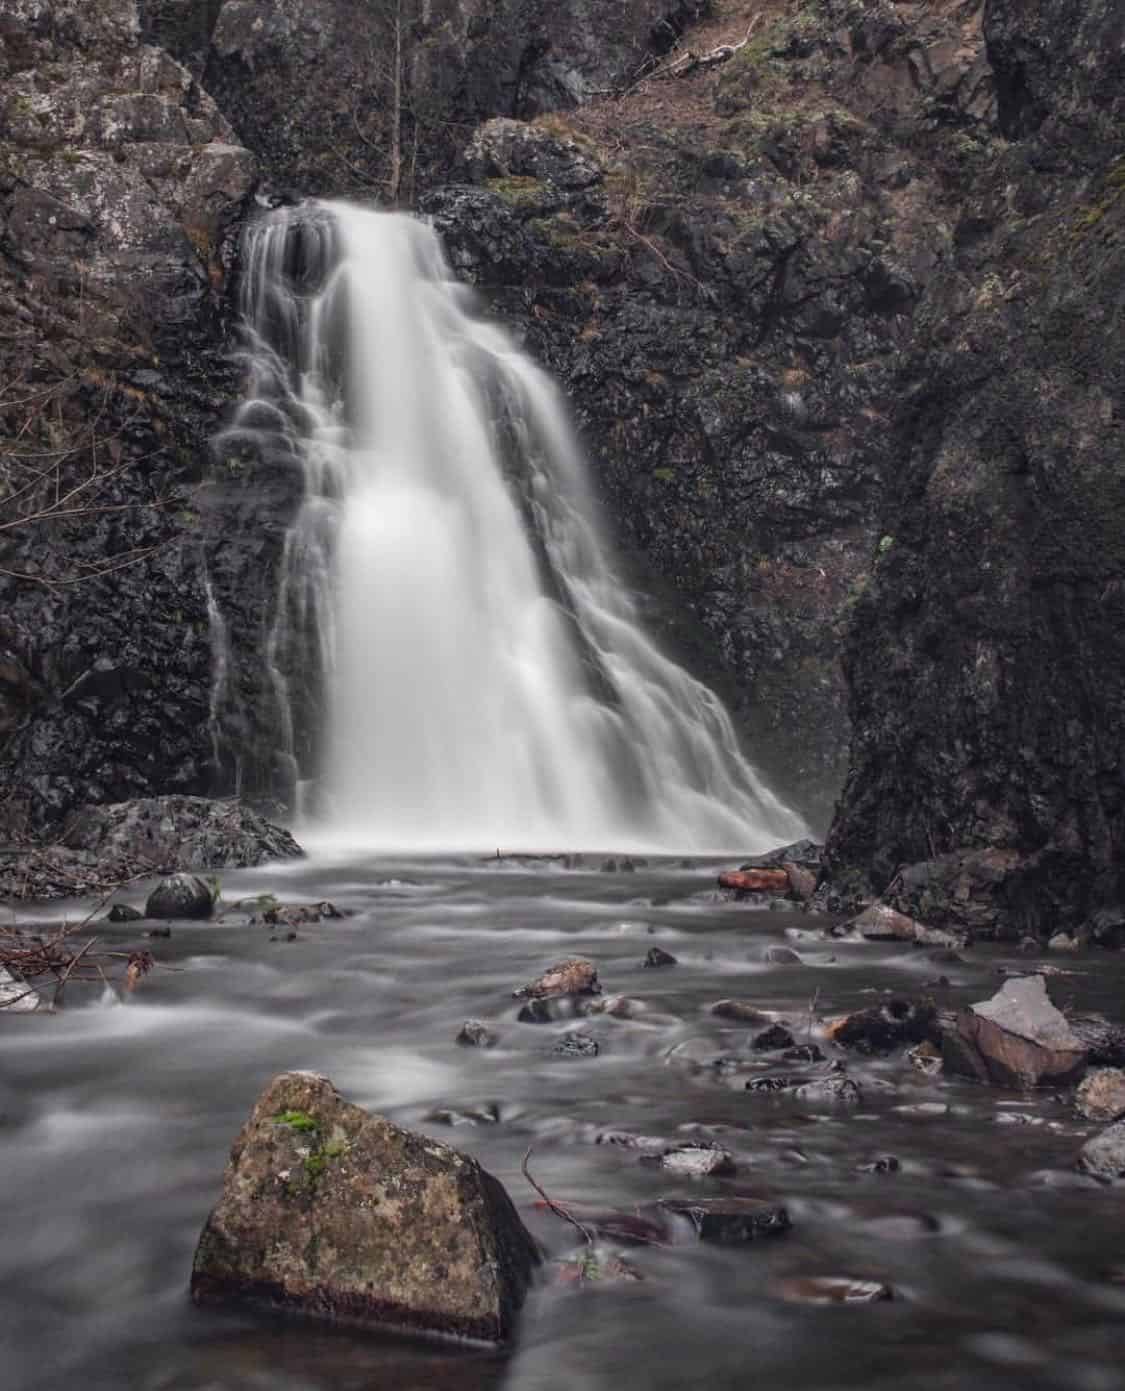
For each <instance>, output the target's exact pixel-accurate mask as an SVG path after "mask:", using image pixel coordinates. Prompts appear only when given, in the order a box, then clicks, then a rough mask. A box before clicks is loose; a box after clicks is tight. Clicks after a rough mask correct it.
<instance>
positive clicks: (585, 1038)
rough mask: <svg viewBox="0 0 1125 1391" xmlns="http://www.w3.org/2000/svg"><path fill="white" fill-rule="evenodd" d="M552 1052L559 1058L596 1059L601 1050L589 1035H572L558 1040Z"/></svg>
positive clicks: (594, 1039) (564, 1035) (563, 1036)
mask: <svg viewBox="0 0 1125 1391" xmlns="http://www.w3.org/2000/svg"><path fill="white" fill-rule="evenodd" d="M551 1052H552V1053H553V1054H554V1055H555V1056H556V1057H559V1058H596V1057H597V1056H598V1054H599V1053H600V1052H601V1049H600V1048H599V1046H598V1041H597V1039H596V1038H591V1036H590V1035H589V1034H583V1033H570V1034H563V1035H562V1037H561V1038H558V1039H556V1040H555V1044H554V1047H553V1048H552V1049H551Z"/></svg>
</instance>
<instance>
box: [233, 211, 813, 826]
mask: <svg viewBox="0 0 1125 1391" xmlns="http://www.w3.org/2000/svg"><path fill="white" fill-rule="evenodd" d="M243 275H244V286H245V288H244V292H243V310H244V315H245V318H246V321H247V331H248V334H249V340H250V353H249V361H250V382H249V386H248V390H247V394H246V397H245V399H244V400H243V402H242V404H241V406H240V407H239V410H238V412H237V415H236V418H235V420H234V422H233V424H232V427H231V429H232V431H233V432H234V433H236V434H237V433H239V432H245V433H247V434H254V433H256V432H257V433H259V434H260V433H261V432H262V431H271V432H272V433H273V435H274V436H275V438H276V439H278V440H280V441H281V442H282V443H283V446H284V448H285V449H286V450H287V451H288V452H289V453H291V454H292V456H293V457H294V458H295V459H296V460H298V461H299V463H300V466H301V467H302V468H303V470H304V478H305V501H304V504H303V506H302V508H301V510H300V513H299V515H298V516H297V518H296V519H295V521H294V523H293V525H292V527H291V529H290V531H289V534H288V537H287V539H286V544H285V554H284V559H283V566H282V577H281V583H280V592H279V596H278V604H277V610H276V614H275V617H274V620H273V623H272V627H271V630H270V633H269V638H268V642H267V651H266V654H265V656H266V661H267V664H268V667H269V671H270V673H271V676H272V679H273V682H274V686H275V689H276V693H277V699H278V704H279V707H280V710H281V716H280V725H281V728H280V731H279V740H280V742H281V743H282V745H283V748H282V750H281V753H282V757H283V759H285V760H288V761H289V762H290V763H291V764H292V765H293V768H294V774H295V776H296V771H297V764H298V762H299V760H298V759H297V757H296V753H295V747H296V746H295V743H294V716H293V699H292V693H293V685H294V682H300V683H301V684H302V686H303V687H304V688H306V689H309V688H310V683H311V688H312V689H315V690H316V691H317V692H318V693H319V701H320V704H321V707H322V708H321V717H320V720H319V723H320V730H319V734H318V737H317V740H316V751H315V763H316V767H315V768H313V769H307V768H306V769H302V770H300V771H301V773H302V774H303V775H305V776H308V775H309V774H310V773H311V774H312V776H313V777H314V779H315V786H316V793H315V799H314V805H315V812H314V816H315V819H316V820H317V821H318V822H320V823H321V824H322V825H323V826H324V827H325V828H326V829H328V830H330V831H331V832H332V833H333V834H334V835H337V836H339V837H340V838H341V839H342V840H346V841H348V842H358V843H363V844H366V845H369V846H372V847H377V848H380V849H412V850H426V849H438V848H440V849H462V848H463V849H487V850H491V849H493V848H497V847H500V848H503V849H504V850H513V849H539V850H559V849H598V848H605V849H616V850H623V849H642V848H644V849H652V850H661V849H664V850H697V851H699V850H715V851H722V850H734V851H750V850H754V849H760V848H762V847H764V846H765V845H767V844H774V843H777V842H778V841H779V840H783V839H786V838H792V836H794V835H796V834H800V833H801V832H802V831H803V829H804V827H803V825H802V823H801V822H800V819H799V818H798V817H797V816H795V815H794V814H793V813H792V812H790V811H789V810H787V809H786V808H785V807H784V806H783V805H782V804H781V803H780V802H779V801H778V799H777V798H776V797H775V796H774V795H773V794H772V793H771V792H770V791H769V790H768V789H767V788H766V787H765V786H764V785H763V783H762V781H761V780H760V778H759V777H758V776H757V774H756V773H755V771H754V769H753V768H752V767H751V765H750V764H749V763H748V762H747V760H746V758H745V757H744V756H743V754H742V752H741V751H740V749H739V744H738V739H737V736H736V734H735V731H734V728H733V726H732V724H731V721H730V718H729V716H728V714H727V712H726V711H725V709H724V708H723V705H722V703H721V702H720V701H719V699H718V698H717V697H716V696H715V695H714V693H713V692H711V691H710V690H709V689H708V688H707V687H706V686H704V685H702V684H701V683H700V682H699V681H697V680H695V679H694V678H693V677H691V676H690V675H689V674H688V673H687V672H686V671H684V670H683V669H682V668H681V667H680V666H678V665H677V664H676V663H675V662H673V661H671V660H669V658H668V657H666V656H665V655H663V654H662V653H661V651H660V650H659V649H658V647H657V646H656V645H655V644H654V643H653V641H652V640H651V639H650V638H649V637H648V636H647V635H646V634H645V632H644V631H643V629H642V627H641V625H640V623H639V621H638V616H637V611H636V608H635V604H634V601H633V600H632V599H631V597H630V595H629V594H628V592H627V591H626V589H625V588H624V587H623V585H622V582H621V579H620V577H619V575H618V574H617V573H616V572H615V570H614V568H613V562H612V558H611V556H610V552H609V548H608V546H607V543H606V540H605V538H604V537H603V535H602V534H601V528H600V525H599V521H598V517H597V509H596V507H595V505H594V502H593V499H592V497H591V494H590V490H589V488H588V485H587V479H586V470H585V464H584V461H583V457H582V453H581V449H580V447H579V445H578V443H577V441H576V439H575V437H574V434H573V431H572V429H571V426H570V424H569V421H568V418H567V412H566V409H565V407H564V405H563V403H562V400H561V398H560V394H559V392H558V391H557V390H556V388H555V387H554V385H553V384H552V383H551V381H550V380H549V379H548V378H547V377H546V376H545V375H544V373H543V372H541V371H540V370H539V369H538V368H536V367H535V366H534V365H533V364H532V363H531V362H530V361H529V360H528V359H527V358H526V357H525V356H524V355H523V354H522V353H521V352H519V350H518V349H517V348H516V347H515V346H514V345H513V343H512V341H511V340H510V339H509V337H508V336H507V335H506V334H505V333H504V332H503V331H502V330H501V329H500V328H499V327H498V326H496V325H494V324H491V323H489V322H488V321H486V320H485V319H483V318H482V317H481V316H480V315H479V313H477V312H474V299H473V295H472V293H471V291H470V290H469V289H468V288H467V287H465V286H463V285H461V284H459V283H458V282H457V281H456V280H455V279H454V278H453V276H452V274H451V272H450V270H449V268H448V266H447V264H446V262H445V259H444V256H443V252H442V248H441V245H440V242H439V240H438V238H437V236H436V235H435V233H434V232H433V230H432V229H431V228H430V227H428V226H427V225H426V224H425V223H424V222H421V221H419V220H416V219H413V218H410V217H408V216H405V215H402V214H393V213H379V212H373V211H368V210H364V209H361V208H358V207H353V206H349V205H346V204H340V203H323V204H311V205H307V206H304V207H301V208H296V209H282V210H279V211H276V212H274V213H271V214H269V215H267V216H265V217H263V218H262V219H261V220H259V221H258V222H257V223H256V224H255V225H254V226H253V227H252V228H251V229H250V231H249V233H248V239H247V244H246V248H245V254H244V270H243Z"/></svg>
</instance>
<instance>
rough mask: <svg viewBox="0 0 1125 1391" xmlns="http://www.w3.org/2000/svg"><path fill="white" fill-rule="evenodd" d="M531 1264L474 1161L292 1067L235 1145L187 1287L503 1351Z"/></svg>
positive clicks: (527, 1247)
mask: <svg viewBox="0 0 1125 1391" xmlns="http://www.w3.org/2000/svg"><path fill="white" fill-rule="evenodd" d="M538 1262H539V1255H538V1251H537V1249H536V1246H535V1243H534V1241H533V1240H532V1238H531V1236H530V1235H529V1234H528V1232H527V1231H526V1229H525V1228H524V1226H523V1223H522V1222H521V1221H520V1219H519V1216H518V1214H517V1213H516V1210H515V1208H514V1207H513V1206H512V1203H511V1200H510V1199H509V1197H508V1195H507V1193H505V1191H504V1189H503V1187H502V1186H501V1185H500V1184H499V1183H498V1182H497V1180H496V1179H494V1178H493V1177H492V1175H491V1174H489V1173H487V1172H486V1171H485V1170H484V1169H482V1168H481V1166H480V1165H479V1164H478V1163H477V1162H476V1160H474V1159H471V1158H469V1157H468V1156H467V1155H464V1154H461V1153H459V1152H458V1151H457V1150H455V1149H451V1148H450V1147H449V1146H447V1145H442V1144H439V1143H437V1142H436V1141H434V1140H431V1139H429V1138H428V1137H426V1136H424V1135H418V1134H414V1133H412V1132H410V1131H407V1130H401V1129H399V1127H398V1126H396V1125H392V1124H391V1122H390V1121H387V1120H385V1119H384V1118H383V1117H382V1116H377V1115H372V1114H370V1113H369V1112H367V1111H365V1110H363V1109H362V1108H361V1107H359V1106H353V1105H351V1104H350V1103H349V1102H346V1101H344V1100H343V1098H342V1097H341V1096H340V1095H339V1094H338V1093H337V1092H336V1089H335V1088H334V1087H333V1086H332V1083H331V1082H330V1081H328V1079H327V1078H326V1077H319V1076H317V1075H316V1074H314V1073H308V1072H289V1073H284V1074H282V1075H281V1076H279V1077H275V1078H274V1079H273V1081H272V1082H271V1083H270V1084H269V1085H268V1086H267V1087H266V1089H265V1091H264V1092H262V1094H261V1096H260V1097H259V1098H258V1100H257V1102H256V1103H255V1105H254V1109H253V1110H252V1112H251V1113H250V1118H249V1119H248V1120H247V1122H246V1124H245V1125H244V1126H243V1128H242V1131H241V1132H240V1134H239V1136H238V1139H237V1140H236V1141H235V1143H234V1147H233V1149H232V1150H231V1157H230V1162H229V1163H228V1165H227V1169H226V1174H225V1177H224V1181H223V1193H222V1197H221V1198H220V1200H219V1203H218V1206H217V1207H216V1208H215V1210H214V1211H213V1212H212V1213H211V1216H210V1217H209V1218H208V1219H207V1225H206V1226H205V1227H204V1229H203V1234H202V1236H201V1237H200V1240H199V1246H198V1249H197V1250H196V1253H195V1265H194V1268H193V1270H192V1277H191V1293H192V1298H193V1299H194V1300H195V1301H196V1302H197V1303H200V1304H218V1305H228V1304H230V1303H232V1302H235V1301H241V1302H246V1303H250V1304H254V1305H260V1306H265V1307H268V1308H274V1309H281V1310H292V1311H294V1312H296V1313H301V1314H305V1315H311V1316H313V1317H316V1318H320V1319H327V1320H332V1321H338V1322H346V1323H359V1324H370V1325H380V1326H387V1327H391V1328H400V1329H408V1330H411V1331H414V1332H419V1333H433V1334H444V1335H454V1336H457V1337H462V1338H472V1339H477V1340H480V1341H485V1342H490V1343H497V1342H503V1341H505V1340H506V1339H507V1338H509V1337H510V1335H511V1333H512V1330H513V1327H514V1323H515V1316H516V1312H517V1310H518V1309H519V1307H520V1305H521V1304H522V1303H523V1301H524V1297H525V1295H526V1293H527V1290H528V1287H529V1286H530V1283H531V1277H532V1271H533V1269H534V1267H535V1266H536V1265H537V1264H538Z"/></svg>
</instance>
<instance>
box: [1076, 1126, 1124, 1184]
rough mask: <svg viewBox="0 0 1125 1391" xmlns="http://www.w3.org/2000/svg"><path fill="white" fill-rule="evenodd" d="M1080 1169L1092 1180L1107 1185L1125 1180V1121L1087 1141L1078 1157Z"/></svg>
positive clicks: (1108, 1127)
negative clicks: (1101, 1181)
mask: <svg viewBox="0 0 1125 1391" xmlns="http://www.w3.org/2000/svg"><path fill="white" fill-rule="evenodd" d="M1078 1167H1079V1169H1080V1170H1081V1171H1082V1173H1084V1174H1089V1175H1090V1177H1091V1178H1098V1179H1102V1180H1103V1181H1105V1182H1107V1183H1108V1182H1111V1181H1112V1180H1114V1179H1119V1178H1125V1120H1120V1121H1115V1122H1114V1124H1113V1125H1110V1126H1107V1127H1106V1128H1105V1130H1103V1131H1102V1132H1101V1133H1100V1134H1099V1135H1095V1136H1094V1138H1093V1139H1092V1140H1087V1141H1086V1143H1085V1144H1084V1145H1083V1146H1082V1151H1081V1153H1080V1154H1079V1156H1078Z"/></svg>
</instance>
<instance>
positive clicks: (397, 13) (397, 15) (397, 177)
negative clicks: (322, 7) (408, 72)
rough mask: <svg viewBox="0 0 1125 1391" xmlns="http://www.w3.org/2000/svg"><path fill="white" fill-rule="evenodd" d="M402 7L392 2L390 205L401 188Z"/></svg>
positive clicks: (388, 187) (398, 1) (388, 180)
mask: <svg viewBox="0 0 1125 1391" xmlns="http://www.w3.org/2000/svg"><path fill="white" fill-rule="evenodd" d="M402 6H403V0H394V15H393V21H392V22H393V26H394V58H393V60H392V61H393V64H394V66H393V68H392V70H391V156H390V176H389V177H388V179H387V192H388V194H389V196H390V200H391V202H392V203H397V202H398V199H399V191H400V189H401V187H402V59H403V54H402Z"/></svg>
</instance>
